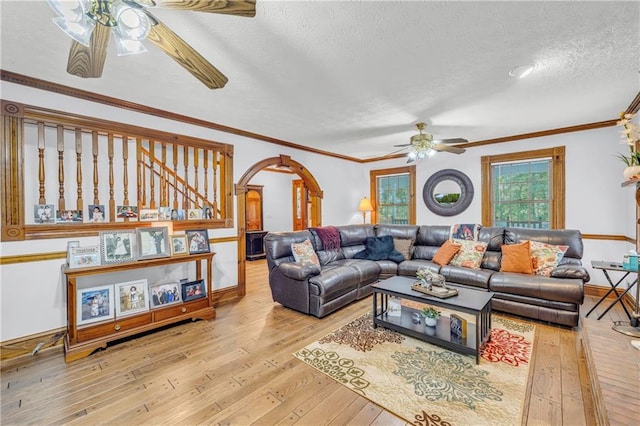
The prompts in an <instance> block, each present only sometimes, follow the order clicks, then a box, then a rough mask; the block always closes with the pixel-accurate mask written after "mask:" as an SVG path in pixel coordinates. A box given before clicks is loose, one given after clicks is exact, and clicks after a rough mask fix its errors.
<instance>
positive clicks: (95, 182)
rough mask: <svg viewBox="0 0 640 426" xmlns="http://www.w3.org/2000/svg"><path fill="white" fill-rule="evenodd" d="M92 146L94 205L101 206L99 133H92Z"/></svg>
mask: <svg viewBox="0 0 640 426" xmlns="http://www.w3.org/2000/svg"><path fill="white" fill-rule="evenodd" d="M91 144H92V151H91V152H92V154H93V204H96V205H97V204H100V199H99V198H98V194H99V193H98V153H99V148H98V147H99V145H98V132H96V131H94V132H91Z"/></svg>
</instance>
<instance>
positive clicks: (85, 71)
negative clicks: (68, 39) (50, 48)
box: [67, 24, 111, 78]
mask: <svg viewBox="0 0 640 426" xmlns="http://www.w3.org/2000/svg"><path fill="white" fill-rule="evenodd" d="M110 35H111V28H110V27H107V26H105V25H101V24H96V26H95V27H94V28H93V33H92V34H91V41H90V42H89V46H88V47H87V46H85V45H83V44H80V43H78V42H77V41H73V42H72V44H71V50H69V60H68V61H67V72H68V73H69V74H73V75H77V76H78V77H82V78H98V77H101V76H102V69H103V68H104V60H105V58H106V57H107V47H108V46H109V36H110Z"/></svg>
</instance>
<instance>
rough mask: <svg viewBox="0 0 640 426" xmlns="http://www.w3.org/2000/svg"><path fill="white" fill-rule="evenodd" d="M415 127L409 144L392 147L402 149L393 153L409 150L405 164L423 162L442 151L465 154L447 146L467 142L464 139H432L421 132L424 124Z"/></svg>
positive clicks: (455, 147) (457, 148) (456, 148)
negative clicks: (415, 131)
mask: <svg viewBox="0 0 640 426" xmlns="http://www.w3.org/2000/svg"><path fill="white" fill-rule="evenodd" d="M416 127H417V128H418V131H419V132H420V133H418V134H417V135H413V136H411V139H410V141H411V142H409V143H405V144H400V145H394V147H402V149H400V150H398V151H395V152H396V153H397V152H400V151H403V150H405V149H406V148H411V152H409V154H408V156H409V159H408V160H407V163H411V162H412V161H415V160H423V159H425V158H428V157H431V156H432V155H433V154H435V153H436V151H444V152H451V153H453V154H462V153H463V152H465V149H464V148H460V147H457V146H451V145H449V144H455V143H466V142H469V141H468V140H466V139H462V138H452V139H433V135H430V134H428V133H423V130H424V129H425V127H427V125H426V124H425V123H417V124H416Z"/></svg>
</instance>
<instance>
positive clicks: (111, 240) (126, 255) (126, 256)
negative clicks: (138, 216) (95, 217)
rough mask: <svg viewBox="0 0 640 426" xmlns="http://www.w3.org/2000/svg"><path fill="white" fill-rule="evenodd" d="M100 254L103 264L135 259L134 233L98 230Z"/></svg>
mask: <svg viewBox="0 0 640 426" xmlns="http://www.w3.org/2000/svg"><path fill="white" fill-rule="evenodd" d="M100 255H101V259H102V263H103V264H105V265H106V264H110V263H124V262H133V261H134V260H136V235H135V233H133V232H131V231H102V232H100Z"/></svg>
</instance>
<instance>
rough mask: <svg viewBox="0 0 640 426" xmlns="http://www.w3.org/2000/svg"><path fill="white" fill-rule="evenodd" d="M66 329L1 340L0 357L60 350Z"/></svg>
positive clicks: (9, 357) (3, 358)
mask: <svg viewBox="0 0 640 426" xmlns="http://www.w3.org/2000/svg"><path fill="white" fill-rule="evenodd" d="M66 331H67V329H66V327H62V328H58V329H55V330H49V331H45V332H43V333H37V334H31V335H29V336H24V337H18V338H16V339H11V340H7V341H6V342H1V343H0V348H1V349H2V351H1V352H0V359H1V360H3V361H4V360H6V359H11V358H17V357H21V356H25V355H30V356H32V355H35V354H36V353H41V352H44V351H49V350H51V349H53V348H55V349H59V350H62V348H63V343H64V335H65V333H66Z"/></svg>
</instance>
